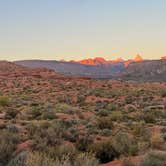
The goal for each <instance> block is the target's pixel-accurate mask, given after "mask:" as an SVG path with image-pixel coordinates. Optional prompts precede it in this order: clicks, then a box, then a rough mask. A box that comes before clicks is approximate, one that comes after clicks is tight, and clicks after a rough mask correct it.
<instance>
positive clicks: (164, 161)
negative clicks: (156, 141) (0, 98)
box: [140, 151, 166, 166]
mask: <svg viewBox="0 0 166 166" xmlns="http://www.w3.org/2000/svg"><path fill="white" fill-rule="evenodd" d="M165 165H166V153H165V152H158V151H151V152H149V153H148V154H147V155H146V156H145V157H144V158H143V159H142V161H141V163H140V166H165Z"/></svg>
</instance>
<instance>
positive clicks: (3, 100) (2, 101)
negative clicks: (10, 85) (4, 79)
mask: <svg viewBox="0 0 166 166" xmlns="http://www.w3.org/2000/svg"><path fill="white" fill-rule="evenodd" d="M9 103H10V100H9V98H8V97H7V96H0V106H2V107H6V106H9Z"/></svg>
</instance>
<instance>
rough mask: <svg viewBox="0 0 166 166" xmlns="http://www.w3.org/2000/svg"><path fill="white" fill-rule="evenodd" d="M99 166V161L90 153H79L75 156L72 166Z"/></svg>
mask: <svg viewBox="0 0 166 166" xmlns="http://www.w3.org/2000/svg"><path fill="white" fill-rule="evenodd" d="M82 165H84V166H99V161H98V160H97V159H96V158H95V156H94V155H93V154H91V153H81V154H79V155H78V156H77V158H76V160H75V162H74V166H82Z"/></svg>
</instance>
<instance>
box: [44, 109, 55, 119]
mask: <svg viewBox="0 0 166 166" xmlns="http://www.w3.org/2000/svg"><path fill="white" fill-rule="evenodd" d="M42 119H44V120H52V119H56V115H55V113H54V112H53V111H47V112H44V113H43V114H42Z"/></svg>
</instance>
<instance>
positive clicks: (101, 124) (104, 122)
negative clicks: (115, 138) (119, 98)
mask: <svg viewBox="0 0 166 166" xmlns="http://www.w3.org/2000/svg"><path fill="white" fill-rule="evenodd" d="M97 126H98V128H99V129H112V128H113V122H112V119H111V118H110V117H101V118H98V119H97Z"/></svg>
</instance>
